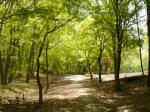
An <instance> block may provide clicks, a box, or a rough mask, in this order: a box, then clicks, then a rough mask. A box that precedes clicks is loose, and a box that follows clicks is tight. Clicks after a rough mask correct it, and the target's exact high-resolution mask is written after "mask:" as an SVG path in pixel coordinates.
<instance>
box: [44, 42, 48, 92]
mask: <svg viewBox="0 0 150 112" xmlns="http://www.w3.org/2000/svg"><path fill="white" fill-rule="evenodd" d="M48 46H49V41H47V44H46V58H45V61H46V91H45V93H47V90H48V89H49V71H48V66H49V64H48Z"/></svg>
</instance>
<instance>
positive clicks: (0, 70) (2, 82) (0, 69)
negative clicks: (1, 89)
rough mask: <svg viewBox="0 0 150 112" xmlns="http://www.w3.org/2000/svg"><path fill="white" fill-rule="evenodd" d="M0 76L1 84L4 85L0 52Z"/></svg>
mask: <svg viewBox="0 0 150 112" xmlns="http://www.w3.org/2000/svg"><path fill="white" fill-rule="evenodd" d="M0 75H1V84H2V85H3V84H4V74H3V59H2V54H1V51H0Z"/></svg>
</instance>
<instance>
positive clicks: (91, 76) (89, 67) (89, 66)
mask: <svg viewBox="0 0 150 112" xmlns="http://www.w3.org/2000/svg"><path fill="white" fill-rule="evenodd" d="M88 69H89V73H90V78H91V80H93V74H92V70H91V65H90V64H89V63H88Z"/></svg>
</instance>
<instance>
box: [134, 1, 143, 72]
mask: <svg viewBox="0 0 150 112" xmlns="http://www.w3.org/2000/svg"><path fill="white" fill-rule="evenodd" d="M136 4H137V3H136V0H135V5H136ZM136 20H137V32H138V38H139V53H140V64H141V72H142V75H144V69H143V60H142V45H141V38H140V28H139V20H138V14H137V13H136Z"/></svg>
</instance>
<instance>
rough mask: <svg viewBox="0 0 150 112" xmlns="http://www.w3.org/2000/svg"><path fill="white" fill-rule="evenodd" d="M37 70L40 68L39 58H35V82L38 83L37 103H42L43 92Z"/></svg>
mask: <svg viewBox="0 0 150 112" xmlns="http://www.w3.org/2000/svg"><path fill="white" fill-rule="evenodd" d="M39 70H40V60H39V58H37V71H36V72H37V74H36V75H37V76H36V78H37V83H38V87H39V104H42V103H43V92H42V84H41V82H40V75H39Z"/></svg>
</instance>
